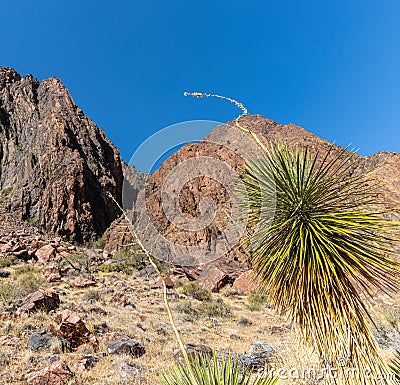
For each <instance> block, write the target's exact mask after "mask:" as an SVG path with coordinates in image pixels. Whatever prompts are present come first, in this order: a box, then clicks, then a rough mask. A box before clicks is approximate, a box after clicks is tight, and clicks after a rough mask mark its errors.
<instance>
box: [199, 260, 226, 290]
mask: <svg viewBox="0 0 400 385" xmlns="http://www.w3.org/2000/svg"><path fill="white" fill-rule="evenodd" d="M197 282H198V283H199V285H200V286H201V287H202V288H203V289H206V290H208V291H212V292H218V290H219V289H221V288H222V287H223V286H225V285H226V284H227V283H228V282H229V276H228V274H226V273H225V272H224V271H222V270H221V269H220V268H219V267H217V266H214V265H210V266H208V267H207V268H206V269H204V270H203V271H202V273H201V274H200V276H199V278H197Z"/></svg>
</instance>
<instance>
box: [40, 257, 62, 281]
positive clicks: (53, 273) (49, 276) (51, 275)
mask: <svg viewBox="0 0 400 385" xmlns="http://www.w3.org/2000/svg"><path fill="white" fill-rule="evenodd" d="M43 275H44V277H45V278H46V280H47V282H55V281H59V280H60V279H61V270H60V265H59V264H58V263H57V262H53V263H51V264H50V265H47V266H45V267H44V268H43Z"/></svg>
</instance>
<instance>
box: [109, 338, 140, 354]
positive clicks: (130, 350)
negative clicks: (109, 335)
mask: <svg viewBox="0 0 400 385" xmlns="http://www.w3.org/2000/svg"><path fill="white" fill-rule="evenodd" d="M107 351H108V353H109V354H130V355H132V356H133V357H140V356H142V355H143V354H145V353H146V350H145V348H144V347H143V346H141V345H140V344H139V342H136V341H134V340H132V339H130V338H121V339H119V340H116V341H114V342H110V343H108V344H107Z"/></svg>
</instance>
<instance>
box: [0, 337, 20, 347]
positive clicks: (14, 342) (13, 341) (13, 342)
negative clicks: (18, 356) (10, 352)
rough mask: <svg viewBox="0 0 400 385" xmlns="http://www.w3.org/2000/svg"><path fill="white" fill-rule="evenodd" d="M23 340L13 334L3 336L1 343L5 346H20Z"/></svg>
mask: <svg viewBox="0 0 400 385" xmlns="http://www.w3.org/2000/svg"><path fill="white" fill-rule="evenodd" d="M20 342H21V340H20V339H19V338H18V337H13V336H1V337H0V345H3V346H18V345H19V344H20Z"/></svg>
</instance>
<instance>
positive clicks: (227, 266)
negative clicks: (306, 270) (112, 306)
mask: <svg viewBox="0 0 400 385" xmlns="http://www.w3.org/2000/svg"><path fill="white" fill-rule="evenodd" d="M240 124H241V125H242V126H243V127H246V128H249V129H251V130H252V131H253V132H256V133H257V134H259V135H260V137H261V138H263V140H264V141H265V142H267V141H271V142H277V141H280V142H283V143H286V144H287V145H289V146H291V147H293V146H295V145H300V146H304V147H308V148H311V150H312V152H314V153H316V152H318V153H320V154H321V156H323V155H324V154H325V153H326V152H327V151H328V150H329V149H330V151H331V154H332V156H333V155H335V154H338V153H339V152H340V151H343V148H341V147H339V146H334V147H333V149H332V144H331V143H330V142H328V141H326V140H323V139H321V138H319V137H318V136H316V135H314V134H312V133H310V132H308V131H306V130H305V129H303V128H302V127H299V126H296V125H293V124H288V125H280V124H278V123H276V122H274V121H272V120H271V119H266V118H263V117H262V116H260V115H250V116H246V117H244V118H242V119H241V120H240ZM256 156H258V155H257V146H256V145H255V143H254V141H252V140H251V139H249V137H248V136H247V135H246V134H243V132H241V131H240V130H238V129H237V128H236V127H235V122H230V123H227V124H224V125H220V126H218V127H216V128H215V129H214V130H213V131H212V132H211V133H210V134H209V135H207V136H206V137H205V138H204V140H203V141H201V142H199V143H189V144H187V145H185V146H184V147H182V148H181V149H180V150H179V151H177V152H176V153H174V154H173V155H171V156H170V157H169V158H168V159H167V160H165V162H164V163H163V164H162V165H161V167H160V168H159V169H158V170H157V171H156V172H154V174H152V175H150V176H149V178H148V181H147V187H146V192H145V195H146V197H145V199H144V202H145V207H137V209H138V211H139V213H137V215H136V216H135V220H136V221H138V222H137V226H136V228H137V231H138V232H139V233H140V234H141V237H142V238H143V239H144V240H148V244H149V245H151V242H152V236H153V235H154V234H152V232H154V233H157V237H158V243H159V244H160V243H162V242H163V241H162V240H163V239H165V240H166V241H165V242H164V249H158V250H157V251H156V254H157V253H158V255H160V256H161V257H162V258H163V256H167V255H168V256H169V257H172V259H174V261H175V263H176V264H177V265H182V268H183V269H184V271H185V272H186V275H187V276H188V277H189V278H192V279H193V278H195V279H200V281H201V280H203V279H205V280H209V281H210V280H211V281H212V283H211V284H210V282H208V284H207V285H208V286H209V287H211V288H213V289H216V288H217V287H218V285H219V284H222V283H223V282H225V283H226V282H233V281H234V280H235V279H237V278H238V276H239V275H240V274H241V273H242V272H243V270H245V269H246V262H245V260H246V256H245V254H244V252H243V250H241V249H240V248H237V247H231V248H230V249H229V250H228V252H227V253H226V254H225V255H224V257H223V258H218V257H219V256H220V254H221V253H220V251H218V249H217V247H218V243H217V242H214V241H215V240H216V239H218V238H219V237H221V234H223V232H224V230H225V227H226V225H227V223H228V217H227V215H228V214H227V213H228V212H230V208H231V203H232V202H231V199H232V190H229V188H226V186H224V184H225V182H226V178H225V175H224V173H223V168H224V167H226V166H228V167H229V169H230V170H232V172H233V173H235V172H238V171H239V170H240V168H241V167H242V166H243V165H244V162H245V160H246V159H249V158H254V157H256ZM202 159H213V161H215V163H213V162H210V161H209V160H208V161H207V162H206V165H205V167H204V166H203V165H202V163H201V162H202ZM355 159H356V164H355V167H353V168H352V169H351V170H349V172H350V173H354V174H358V173H360V172H364V171H366V170H372V171H370V173H371V174H370V177H371V178H372V179H374V180H375V181H376V182H378V186H379V188H378V192H379V193H380V194H381V198H382V200H383V201H384V202H385V206H386V208H389V209H392V210H393V211H392V217H393V219H395V220H398V219H399V218H400V195H399V194H400V172H399V169H400V154H398V153H388V152H380V153H377V154H374V155H372V156H366V157H364V156H360V155H356V156H355ZM191 162H192V163H191ZM179 167H181V168H182V169H183V171H181V174H179V172H178V173H177V172H176V170H177V169H179ZM202 167H203V168H204V169H203V170H201V169H202ZM216 170H217V171H220V173H218V172H217V173H216V172H215V171H216ZM171 175H173V177H172V178H171ZM177 176H179V177H177ZM182 181H184V182H182ZM177 195H179V198H177V201H175V204H176V205H177V206H178V207H177V208H176V210H175V217H174V218H171V216H168V215H166V210H168V204H169V203H167V204H166V201H167V202H171V201H173V199H174V197H177ZM203 199H211V200H212V202H213V204H214V207H213V209H214V213H215V216H214V217H213V220H212V221H211V222H210V223H209V225H207V226H203V227H202V228H201V229H198V230H195V231H194V230H193V229H192V230H191V229H189V230H188V229H187V228H185V226H183V225H182V224H183V223H184V220H182V216H180V215H179V214H181V213H183V216H184V217H186V218H187V219H188V221H189V222H190V221H194V222H196V221H198V220H199V218H201V216H202V209H201V202H202V200H203ZM143 211H145V213H146V215H143V214H142V212H143ZM178 211H179V214H178V213H177V212H178ZM149 223H151V224H152V225H153V226H154V228H153V230H152V231H149V230H148V229H149V228H150V227H151V226H149ZM113 237H114V240H115V239H118V242H119V243H118V244H119V245H121V244H123V243H124V242H125V241H126V242H132V241H133V239H132V237H130V236H129V231H128V230H127V229H126V227H124V226H123V221H121V219H120V220H119V221H118V222H115V223H114V224H113V226H112V227H110V229H109V230H108V232H107V241H110V240H112V239H113ZM223 241H225V242H227V243H228V240H227V239H226V238H225V239H223ZM112 243H113V242H112V241H111V244H112ZM199 245H200V246H201V245H204V246H205V247H204V248H203V250H202V253H203V255H200V256H199V254H198V252H195V253H192V251H191V250H192V246H199ZM230 246H234V245H233V244H232V243H231V244H230ZM150 247H151V246H150ZM177 249H179V250H177ZM109 250H110V251H112V247H109ZM182 250H183V251H182ZM196 253H197V254H196ZM182 257H183V258H182ZM185 265H186V266H185ZM207 285H206V286H207Z"/></svg>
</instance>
